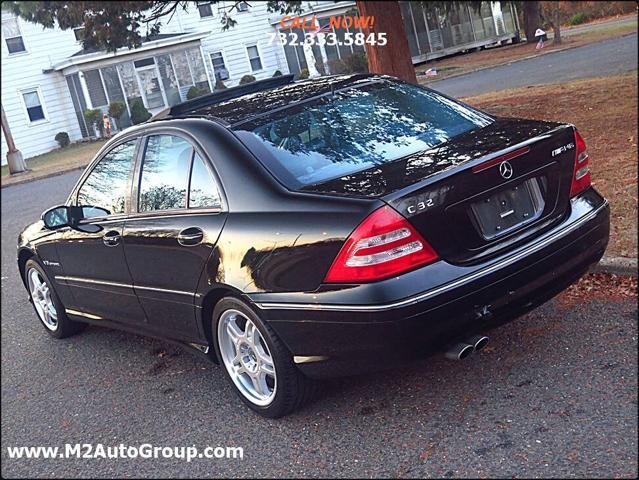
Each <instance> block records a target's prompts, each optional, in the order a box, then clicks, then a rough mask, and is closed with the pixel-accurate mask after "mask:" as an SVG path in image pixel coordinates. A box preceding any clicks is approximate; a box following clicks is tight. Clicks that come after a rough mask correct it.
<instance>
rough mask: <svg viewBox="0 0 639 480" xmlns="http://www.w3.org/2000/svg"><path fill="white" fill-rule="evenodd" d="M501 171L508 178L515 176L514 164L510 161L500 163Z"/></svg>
mask: <svg viewBox="0 0 639 480" xmlns="http://www.w3.org/2000/svg"><path fill="white" fill-rule="evenodd" d="M499 173H501V176H502V177H504V178H505V179H506V180H508V179H509V178H510V177H512V176H513V166H512V165H511V164H510V163H508V162H501V163H500V164H499Z"/></svg>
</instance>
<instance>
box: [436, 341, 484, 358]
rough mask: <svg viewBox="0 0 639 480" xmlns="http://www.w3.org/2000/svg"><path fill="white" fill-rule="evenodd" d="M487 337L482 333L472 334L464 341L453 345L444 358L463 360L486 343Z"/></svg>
mask: <svg viewBox="0 0 639 480" xmlns="http://www.w3.org/2000/svg"><path fill="white" fill-rule="evenodd" d="M488 340H489V339H488V337H486V336H484V335H474V336H472V337H470V338H468V339H467V340H466V341H465V342H459V343H456V344H455V345H453V346H452V347H451V348H449V349H448V351H447V352H446V358H449V359H451V360H463V359H464V358H466V357H468V356H469V355H470V354H471V353H474V352H478V351H480V350H481V349H482V348H484V347H485V346H486V345H487V344H488Z"/></svg>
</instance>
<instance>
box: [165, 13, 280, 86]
mask: <svg viewBox="0 0 639 480" xmlns="http://www.w3.org/2000/svg"><path fill="white" fill-rule="evenodd" d="M223 3H224V2H219V3H218V4H213V5H211V8H212V10H213V16H212V17H205V18H200V14H199V12H198V9H197V8H195V7H194V6H192V7H189V9H188V10H187V11H186V12H185V11H183V10H181V9H179V10H178V11H177V12H176V14H175V16H174V18H173V19H172V20H171V22H170V23H168V24H166V25H165V26H164V27H163V29H162V32H167V33H168V32H180V31H182V32H210V34H209V35H208V36H207V37H205V38H203V39H202V52H203V53H204V61H205V63H206V68H207V71H208V73H209V78H210V79H211V81H212V82H213V84H215V80H214V79H215V75H213V65H212V63H211V53H213V52H219V51H221V52H222V55H223V57H224V63H225V65H226V69H227V70H228V71H229V76H230V78H229V80H225V81H224V84H225V85H226V86H227V87H230V86H234V85H237V83H238V82H239V81H240V79H241V78H242V76H244V75H247V74H250V75H253V76H255V78H257V79H258V80H260V79H263V78H268V77H272V76H273V73H274V72H275V71H276V70H279V71H281V72H282V73H284V74H286V73H288V66H287V64H286V57H285V56H284V49H283V48H282V46H281V45H280V44H275V45H271V44H270V43H269V40H270V33H271V32H275V28H274V27H273V26H272V25H271V24H270V21H269V18H271V17H274V16H277V15H278V14H276V13H269V12H268V11H267V4H266V2H249V4H250V5H251V6H250V8H249V11H248V12H237V11H236V10H234V11H233V12H231V17H232V18H233V20H235V21H236V22H237V23H236V25H235V26H233V27H231V28H229V29H228V30H222V23H221V20H222V13H220V11H219V9H220V8H224V7H223ZM226 3H227V4H228V5H229V6H230V5H232V4H233V3H234V2H226ZM226 8H228V6H227V7H226ZM255 44H257V45H258V49H259V51H260V58H261V60H262V70H260V71H258V72H252V71H251V65H250V63H249V59H248V54H247V53H246V46H247V45H255Z"/></svg>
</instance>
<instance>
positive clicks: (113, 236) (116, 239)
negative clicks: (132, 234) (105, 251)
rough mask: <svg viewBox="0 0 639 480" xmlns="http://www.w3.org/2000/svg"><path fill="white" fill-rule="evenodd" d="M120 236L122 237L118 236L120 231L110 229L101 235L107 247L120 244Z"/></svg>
mask: <svg viewBox="0 0 639 480" xmlns="http://www.w3.org/2000/svg"><path fill="white" fill-rule="evenodd" d="M121 238H122V237H121V236H120V232H118V231H117V230H110V231H108V232H107V233H105V234H104V236H103V237H102V242H103V243H104V244H105V245H106V246H107V247H115V246H118V245H119V244H120V240H121Z"/></svg>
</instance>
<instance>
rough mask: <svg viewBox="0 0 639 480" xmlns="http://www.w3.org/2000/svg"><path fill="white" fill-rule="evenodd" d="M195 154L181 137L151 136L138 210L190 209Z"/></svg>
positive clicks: (141, 178) (145, 158)
mask: <svg viewBox="0 0 639 480" xmlns="http://www.w3.org/2000/svg"><path fill="white" fill-rule="evenodd" d="M192 152H193V149H192V147H191V145H190V144H189V142H187V141H186V140H184V139H182V138H180V137H176V136H174V135H153V136H151V137H149V139H148V141H147V144H146V150H145V152H144V159H143V162H142V175H141V177H140V197H139V203H138V211H140V212H151V211H155V210H169V209H175V208H186V190H187V188H188V184H189V167H190V164H191V154H192Z"/></svg>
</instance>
